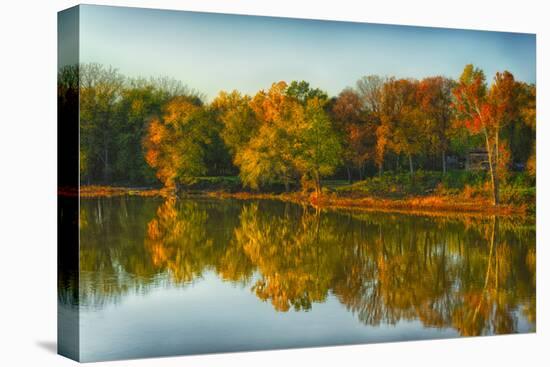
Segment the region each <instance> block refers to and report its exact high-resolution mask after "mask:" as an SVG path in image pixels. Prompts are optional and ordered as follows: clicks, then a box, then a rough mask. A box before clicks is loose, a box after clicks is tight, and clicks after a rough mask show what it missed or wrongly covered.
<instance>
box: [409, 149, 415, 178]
mask: <svg viewBox="0 0 550 367" xmlns="http://www.w3.org/2000/svg"><path fill="white" fill-rule="evenodd" d="M409 170H410V172H411V177H414V168H413V159H412V155H410V154H409Z"/></svg>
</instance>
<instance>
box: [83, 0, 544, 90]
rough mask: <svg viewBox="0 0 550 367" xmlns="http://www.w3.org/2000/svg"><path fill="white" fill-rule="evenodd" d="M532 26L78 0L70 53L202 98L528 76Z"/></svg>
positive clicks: (533, 69)
mask: <svg viewBox="0 0 550 367" xmlns="http://www.w3.org/2000/svg"><path fill="white" fill-rule="evenodd" d="M535 45H536V41H535V35H533V34H520V33H506V32H488V31H471V30H456V29H444V28H428V27H411V26H394V25H382V24H368V23H351V22H336V21H319V20H304V19H290V18H274V17H258V16H242V15H226V14H213V13H197V12H184V11H168V10H152V9H139V8H124V7H109V6H94V5H83V6H81V8H80V61H81V62H99V63H101V64H104V65H106V66H112V67H115V68H117V69H118V70H119V71H120V72H121V73H123V74H125V75H127V76H130V77H139V76H141V77H149V76H154V77H157V76H169V77H173V78H175V79H179V80H181V81H182V82H184V83H185V84H187V85H188V86H189V87H190V88H193V89H195V90H198V91H200V92H202V93H204V94H205V95H206V96H207V99H208V100H212V99H213V98H214V97H215V96H216V95H217V94H218V92H219V91H220V90H227V91H230V90H234V89H237V90H239V91H241V92H243V93H247V94H254V93H256V92H257V91H258V90H260V89H267V88H269V87H270V86H271V84H272V83H273V82H276V81H280V80H285V81H287V82H290V81H292V80H306V81H308V82H309V83H310V85H311V86H312V87H316V88H321V89H323V90H325V91H326V92H328V94H329V95H330V96H334V95H337V94H338V93H339V92H340V91H341V90H342V89H344V88H346V87H349V86H354V85H355V82H356V81H357V80H358V79H359V78H360V77H361V76H364V75H370V74H378V75H382V76H395V77H398V78H401V77H412V78H418V79H420V78H423V77H427V76H434V75H443V76H447V77H452V78H458V77H459V76H460V74H461V72H462V70H463V68H464V66H465V65H466V64H469V63H473V64H474V65H475V66H477V67H480V68H481V69H483V70H484V71H485V73H486V75H487V78H488V79H489V80H490V79H491V78H492V77H493V76H494V74H495V73H496V72H497V71H503V70H508V71H510V72H512V73H513V74H514V76H515V77H516V79H518V80H523V81H525V82H528V83H535V81H536V74H535V73H536V67H535V62H536V55H535V54H536V53H535V48H536V46H535Z"/></svg>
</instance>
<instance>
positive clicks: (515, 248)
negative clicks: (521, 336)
mask: <svg viewBox="0 0 550 367" xmlns="http://www.w3.org/2000/svg"><path fill="white" fill-rule="evenodd" d="M80 258H81V278H80V286H81V293H80V302H79V303H80V304H79V305H78V306H73V307H79V308H80V313H81V319H80V343H81V350H82V352H81V353H82V354H81V359H82V360H83V361H93V360H102V359H121V358H135V357H151V356H163V355H174V354H193V353H208V352H228V351H240V350H256V349H273V348H287V347H304V346H322V345H340V344H353V343H370V342H385V341H398V340H417V339H433V338H446V337H457V336H471V335H492V334H507V333H517V332H532V331H534V330H535V321H536V320H535V314H536V312H535V283H536V278H535V258H536V253H535V226H534V223H528V222H525V221H519V220H515V219H503V218H500V219H499V218H494V217H486V218H469V219H457V218H452V217H425V216H412V215H402V214H385V213H357V212H346V211H321V212H318V211H315V210H314V209H312V208H305V207H302V206H299V205H295V204H290V203H282V202H277V201H238V200H215V199H192V200H179V201H175V200H170V199H169V200H163V199H160V198H138V197H123V198H100V199H82V201H81V248H80ZM68 294H70V292H68ZM65 301H66V302H67V304H70V295H69V296H67V297H65Z"/></svg>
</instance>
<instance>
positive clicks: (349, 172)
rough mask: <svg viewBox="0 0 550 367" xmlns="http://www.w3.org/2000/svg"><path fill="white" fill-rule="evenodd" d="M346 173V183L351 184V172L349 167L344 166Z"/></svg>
mask: <svg viewBox="0 0 550 367" xmlns="http://www.w3.org/2000/svg"><path fill="white" fill-rule="evenodd" d="M346 171H347V172H348V183H349V184H351V170H350V169H349V166H346Z"/></svg>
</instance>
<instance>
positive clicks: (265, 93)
mask: <svg viewBox="0 0 550 367" xmlns="http://www.w3.org/2000/svg"><path fill="white" fill-rule="evenodd" d="M58 33H59V50H58V54H59V65H58V70H57V72H58V111H59V115H58V134H59V146H58V157H59V158H58V159H59V170H58V176H59V180H58V181H59V193H58V226H59V231H58V232H59V236H58V237H59V241H58V261H59V275H58V301H59V302H58V303H59V306H58V335H59V339H58V348H59V353H60V354H62V355H65V356H67V357H70V358H73V359H76V360H79V361H100V360H115V359H127V358H142V357H157V356H172V355H187V354H198V353H220V352H235V351H251V350H269V349H280V348H297V347H314V346H334V345H347V344H364V343H380V342H390V341H406V340H427V339H437V338H456V337H467V336H487V335H499V334H513V333H531V332H535V331H536V243H535V213H536V207H535V198H536V185H535V183H536V149H535V147H536V75H535V70H536V68H535V62H536V49H535V47H536V46H535V45H536V36H535V35H534V34H520V33H509V32H489V31H481V30H460V29H444V28H428V27H412V26H397V25H384V24H367V23H352V22H337V21H326V20H325V21H320V20H307V19H287V18H275V17H260V16H243V15H228V14H214V13H199V12H187V11H168V10H155V9H137V8H124V7H109V6H94V5H80V6H77V7H74V8H70V9H67V10H64V11H61V12H60V13H59V22H58Z"/></svg>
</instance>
